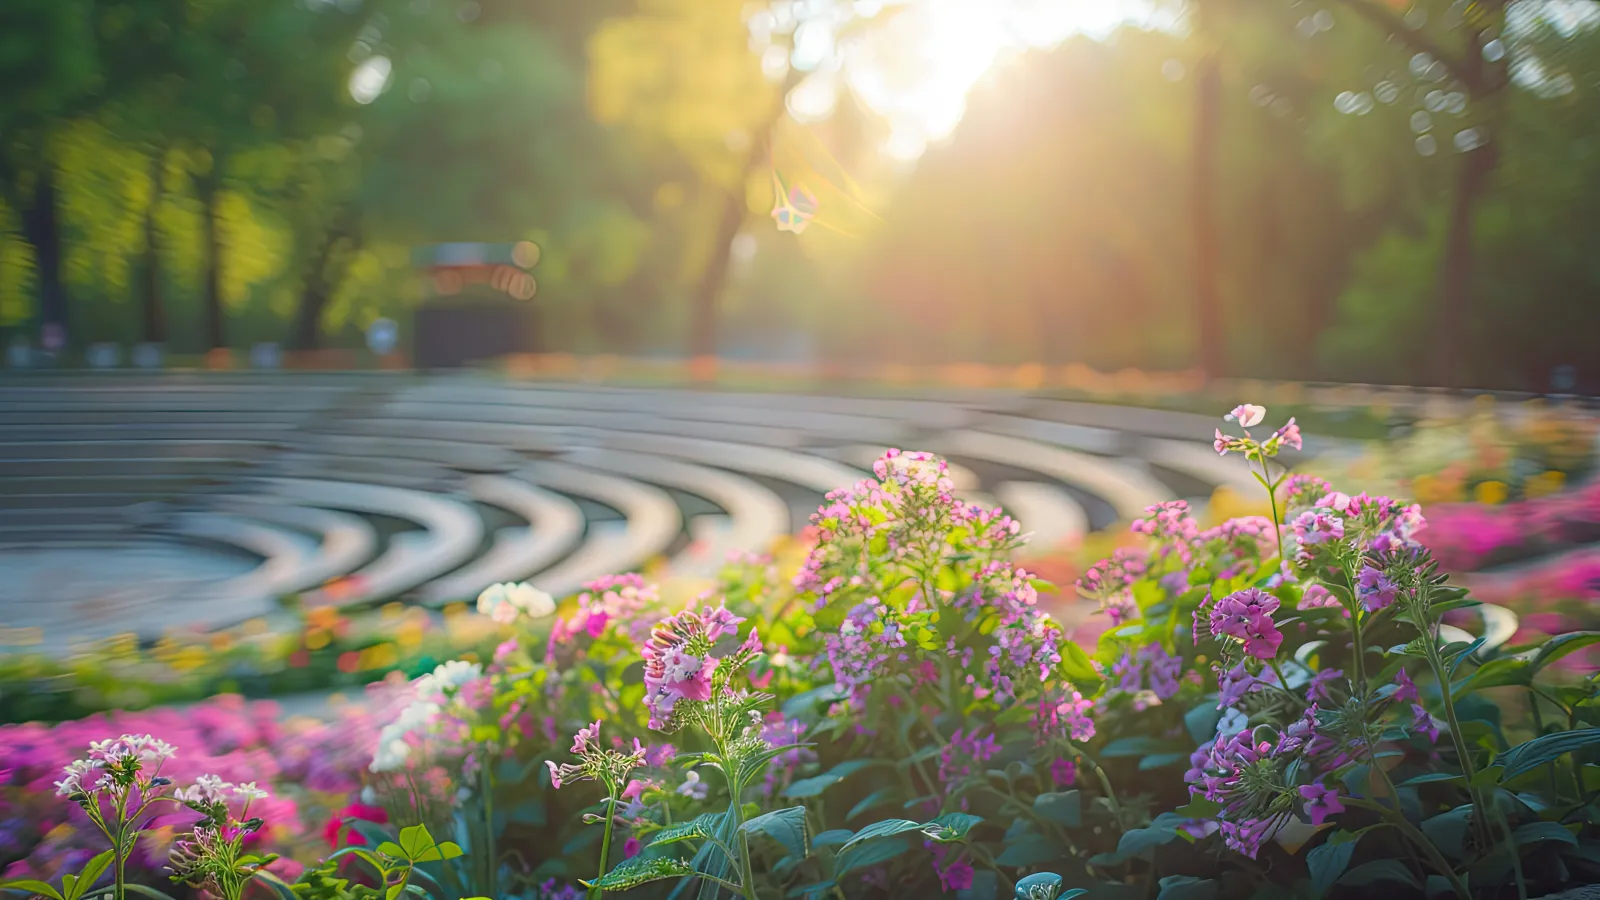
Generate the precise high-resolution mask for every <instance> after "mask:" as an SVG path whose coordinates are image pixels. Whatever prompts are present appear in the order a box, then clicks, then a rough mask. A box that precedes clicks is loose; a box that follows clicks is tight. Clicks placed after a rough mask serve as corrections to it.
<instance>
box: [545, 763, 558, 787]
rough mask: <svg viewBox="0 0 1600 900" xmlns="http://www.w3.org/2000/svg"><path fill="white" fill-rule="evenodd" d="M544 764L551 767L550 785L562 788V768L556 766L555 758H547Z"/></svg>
mask: <svg viewBox="0 0 1600 900" xmlns="http://www.w3.org/2000/svg"><path fill="white" fill-rule="evenodd" d="M544 764H545V765H546V766H548V767H549V768H550V787H552V788H554V789H555V790H558V791H559V790H561V769H560V768H558V767H557V766H556V764H555V760H550V759H547V760H545V761H544Z"/></svg>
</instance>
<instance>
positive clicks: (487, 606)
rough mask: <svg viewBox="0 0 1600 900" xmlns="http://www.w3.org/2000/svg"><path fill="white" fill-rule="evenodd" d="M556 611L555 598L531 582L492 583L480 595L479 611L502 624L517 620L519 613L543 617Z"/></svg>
mask: <svg viewBox="0 0 1600 900" xmlns="http://www.w3.org/2000/svg"><path fill="white" fill-rule="evenodd" d="M555 611H556V601H555V598H553V597H551V596H550V595H549V594H547V593H545V592H544V591H541V590H539V589H538V588H536V587H534V586H532V585H530V584H518V583H516V582H511V581H508V582H505V583H504V584H491V585H489V586H488V587H487V588H484V590H483V593H481V594H479V595H478V612H480V613H482V614H483V615H486V616H488V617H489V618H491V619H494V620H495V621H496V622H499V623H500V624H502V625H509V624H511V623H512V622H514V621H516V619H517V615H518V614H519V613H525V614H527V616H528V617H529V618H532V619H542V618H544V617H545V616H549V615H553V614H554V613H555Z"/></svg>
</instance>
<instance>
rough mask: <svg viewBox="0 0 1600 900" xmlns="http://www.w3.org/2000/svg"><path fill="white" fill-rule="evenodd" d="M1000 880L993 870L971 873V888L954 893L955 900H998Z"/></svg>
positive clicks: (980, 870)
mask: <svg viewBox="0 0 1600 900" xmlns="http://www.w3.org/2000/svg"><path fill="white" fill-rule="evenodd" d="M999 897H1000V878H999V876H998V875H997V874H996V873H995V871H994V870H993V869H979V870H978V871H976V872H974V873H972V885H971V887H965V888H960V889H958V890H957V891H956V900H999Z"/></svg>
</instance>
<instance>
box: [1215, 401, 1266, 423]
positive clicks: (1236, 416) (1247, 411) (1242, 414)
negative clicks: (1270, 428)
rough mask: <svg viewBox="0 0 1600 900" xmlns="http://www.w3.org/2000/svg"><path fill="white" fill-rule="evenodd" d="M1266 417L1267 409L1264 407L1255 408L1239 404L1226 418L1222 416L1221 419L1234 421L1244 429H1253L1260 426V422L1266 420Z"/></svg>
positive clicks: (1248, 404)
mask: <svg viewBox="0 0 1600 900" xmlns="http://www.w3.org/2000/svg"><path fill="white" fill-rule="evenodd" d="M1266 415H1267V408H1266V407H1265V406H1255V405H1253V404H1250V403H1241V404H1240V405H1238V406H1235V407H1234V408H1233V412H1230V413H1228V414H1227V415H1226V416H1223V418H1224V419H1231V420H1233V421H1236V422H1238V423H1239V424H1240V425H1243V426H1244V427H1246V428H1253V427H1255V426H1257V425H1260V424H1261V420H1262V419H1264V418H1266Z"/></svg>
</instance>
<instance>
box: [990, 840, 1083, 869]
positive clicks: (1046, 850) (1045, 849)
mask: <svg viewBox="0 0 1600 900" xmlns="http://www.w3.org/2000/svg"><path fill="white" fill-rule="evenodd" d="M1065 855H1066V848H1065V847H1063V846H1061V844H1060V843H1058V842H1056V841H1053V840H1051V839H1050V838H1047V837H1045V836H1044V835H1042V834H1024V835H1021V836H1019V837H1017V838H1016V839H1015V840H1010V841H1006V842H1005V845H1004V847H1003V848H1002V849H1001V851H1000V855H999V856H996V857H995V858H994V862H995V865H997V866H1015V867H1017V868H1022V867H1026V866H1038V865H1043V864H1045V863H1051V862H1055V861H1056V860H1058V859H1060V858H1061V857H1063V856H1065Z"/></svg>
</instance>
